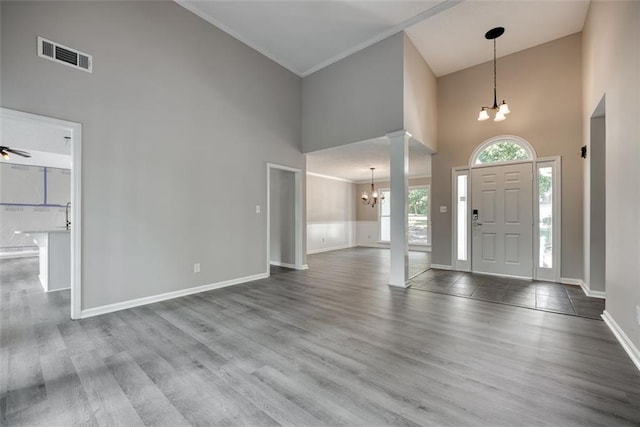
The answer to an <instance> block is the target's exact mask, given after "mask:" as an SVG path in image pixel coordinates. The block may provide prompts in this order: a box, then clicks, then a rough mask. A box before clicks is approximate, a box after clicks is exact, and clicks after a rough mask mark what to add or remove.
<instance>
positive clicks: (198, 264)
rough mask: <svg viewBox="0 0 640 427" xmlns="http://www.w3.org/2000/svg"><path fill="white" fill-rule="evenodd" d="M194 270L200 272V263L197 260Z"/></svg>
mask: <svg viewBox="0 0 640 427" xmlns="http://www.w3.org/2000/svg"><path fill="white" fill-rule="evenodd" d="M193 272H194V273H200V263H199V262H196V263H195V264H193Z"/></svg>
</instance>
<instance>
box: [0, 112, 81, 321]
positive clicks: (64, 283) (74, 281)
mask: <svg viewBox="0 0 640 427" xmlns="http://www.w3.org/2000/svg"><path fill="white" fill-rule="evenodd" d="M0 122H1V126H0V128H1V129H2V134H1V139H2V144H0V145H3V146H9V147H15V148H18V149H21V150H24V151H27V152H28V153H30V154H31V157H25V158H22V159H19V157H18V156H16V158H13V157H11V156H9V157H10V158H9V159H5V161H6V162H7V163H4V164H3V165H4V166H7V165H8V166H7V167H5V168H4V169H6V170H3V175H4V172H6V175H7V177H9V176H11V177H12V178H15V179H14V183H15V184H16V188H17V187H18V186H22V187H23V189H24V191H21V190H16V188H13V189H11V191H8V190H9V189H8V188H5V185H6V183H7V182H8V181H9V180H3V188H2V190H3V191H2V192H3V201H2V204H3V205H4V206H2V208H3V214H4V213H5V212H4V211H5V210H7V209H8V210H11V209H14V210H16V212H13V213H16V214H17V215H14V219H15V224H14V226H13V227H12V228H13V229H11V230H8V231H6V230H4V227H3V233H4V232H5V231H6V232H7V233H10V234H11V236H9V238H11V237H12V236H14V235H16V236H20V238H22V239H23V241H22V242H21V244H20V246H25V245H27V246H28V245H29V244H28V243H25V242H27V239H28V242H31V243H30V244H31V245H32V249H33V250H35V251H37V252H36V253H35V254H37V255H38V257H39V274H40V277H39V280H40V284H41V285H42V287H43V288H44V291H67V289H70V290H69V291H68V292H69V293H70V294H69V300H70V316H71V318H72V319H79V318H80V317H81V308H82V307H81V277H82V276H81V247H80V245H81V230H82V226H81V218H82V216H81V191H80V190H81V182H80V179H81V151H80V148H81V139H82V127H81V125H80V124H79V123H74V122H69V121H65V120H59V119H54V118H51V117H45V116H40V115H36V114H30V113H25V112H21V111H16V110H11V109H8V108H0ZM28 180H30V182H27V181H28ZM5 190H7V191H5ZM14 190H15V191H14ZM10 195H14V196H15V197H14V198H15V202H13V201H9V200H7V201H5V200H4V198H5V197H4V196H7V197H8V196H10ZM3 225H4V224H3ZM5 237H6V236H5Z"/></svg>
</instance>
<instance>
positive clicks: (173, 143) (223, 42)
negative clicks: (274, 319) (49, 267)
mask: <svg viewBox="0 0 640 427" xmlns="http://www.w3.org/2000/svg"><path fill="white" fill-rule="evenodd" d="M1 7H2V12H1V13H2V29H1V31H2V33H1V35H2V45H1V47H2V64H1V67H2V68H1V70H0V71H1V80H0V85H1V87H2V99H1V104H2V106H4V107H8V108H12V109H16V110H21V111H28V112H32V113H36V114H41V115H45V116H52V117H56V118H61V119H66V120H70V121H75V122H80V123H81V124H82V132H83V133H82V138H83V139H82V143H83V147H82V156H83V157H82V162H83V164H82V167H83V170H82V178H83V182H82V185H83V189H82V191H83V193H82V198H83V201H82V203H83V205H82V208H83V213H82V214H83V218H82V221H83V242H82V243H83V247H82V251H83V252H82V256H83V260H82V271H83V277H82V283H83V294H82V307H83V309H87V308H92V307H97V306H101V305H105V304H110V303H116V302H121V301H127V300H131V299H134V298H141V297H146V296H150V295H155V294H161V293H165V292H170V291H177V290H180V289H185V288H190V287H193V286H198V285H205V284H210V283H216V282H220V281H224V280H229V279H234V278H240V277H246V276H250V275H255V274H259V273H265V262H266V257H267V255H266V244H267V242H266V226H267V224H266V209H262V213H261V214H256V213H255V205H258V204H259V205H262V206H264V207H266V194H267V191H266V190H267V189H266V183H265V181H266V180H265V176H266V163H267V162H273V163H277V164H283V165H287V166H291V167H296V168H299V169H303V170H304V168H305V163H304V158H303V155H302V154H301V152H300V143H301V130H300V123H301V117H300V111H301V79H300V78H299V77H297V76H295V75H293V74H292V73H290V72H289V71H287V70H285V69H284V68H282V67H280V66H279V65H277V64H275V63H273V62H272V61H270V60H269V59H267V58H265V57H264V56H262V55H261V54H259V53H258V52H256V51H254V50H252V49H251V48H249V47H247V46H246V45H244V44H242V43H240V42H239V41H237V40H236V39H234V38H232V37H231V36H229V35H227V34H226V33H224V32H222V31H220V30H218V29H216V28H215V27H213V26H212V25H211V24H209V23H208V22H205V21H204V20H202V19H200V18H199V17H197V16H196V15H194V14H192V13H191V12H188V11H187V10H185V9H184V8H182V7H180V6H179V5H177V4H176V3H173V2H112V1H108V2H11V1H9V2H6V1H3V2H2V3H1ZM38 35H40V36H43V37H46V38H49V39H52V40H54V41H58V42H60V43H62V44H65V45H68V46H71V47H74V48H77V49H79V50H81V51H84V52H87V53H90V54H92V55H93V61H94V72H93V74H88V73H85V72H82V71H77V70H74V69H71V68H69V67H65V66H63V65H59V64H56V63H54V62H51V61H47V60H44V59H41V58H38V57H37V56H36V36H38ZM230 183H231V185H230ZM195 262H200V263H201V269H202V271H201V273H199V274H194V273H193V264H194V263H195Z"/></svg>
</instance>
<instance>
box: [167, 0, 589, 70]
mask: <svg viewBox="0 0 640 427" xmlns="http://www.w3.org/2000/svg"><path fill="white" fill-rule="evenodd" d="M176 1H177V2H178V3H179V4H181V5H182V6H184V7H185V8H187V9H189V10H191V11H192V12H194V13H196V14H197V15H199V16H201V17H202V18H204V19H206V20H207V21H209V22H211V23H212V24H214V25H216V26H217V27H219V28H221V29H222V30H224V31H226V32H227V33H229V34H231V35H232V36H234V37H236V38H237V39H239V40H240V41H242V42H244V43H246V44H247V45H249V46H251V47H253V48H254V49H256V50H258V51H259V52H261V53H263V54H264V55H266V56H268V57H269V58H271V59H273V60H274V61H276V62H278V63H279V64H281V65H282V66H284V67H286V68H288V69H289V70H291V71H292V72H294V73H296V74H298V75H300V76H306V75H309V74H311V73H313V72H315V71H317V70H319V69H321V68H323V67H325V66H327V65H329V64H331V63H333V62H336V61H339V60H340V59H342V58H345V57H347V56H349V55H351V54H352V53H354V52H357V51H358V50H361V49H363V48H365V47H367V46H370V45H372V44H373V43H376V42H377V41H379V40H382V39H384V38H385V37H388V36H389V35H391V34H394V33H396V32H399V31H402V30H406V32H407V34H408V35H409V37H410V38H411V40H412V41H413V43H414V44H415V45H416V47H417V48H418V50H419V51H420V53H421V54H422V55H423V57H424V58H425V60H426V61H427V63H428V64H429V66H430V67H431V69H432V70H433V71H434V73H435V74H436V75H437V76H441V75H445V74H448V73H452V72H454V71H458V70H461V69H464V68H467V67H471V66H473V65H477V64H480V63H483V62H486V61H489V60H491V58H492V55H493V51H492V46H491V44H490V42H488V41H487V40H485V39H484V37H483V36H484V33H485V32H486V31H487V30H489V29H490V28H493V27H495V26H503V27H505V28H506V33H505V35H504V36H502V37H501V38H500V40H499V43H498V56H504V55H507V54H510V53H514V52H517V51H520V50H523V49H527V48H529V47H533V46H536V45H539V44H541V43H545V42H548V41H551V40H554V39H556V38H559V37H562V36H566V35H569V34H573V33H576V32H578V31H580V30H582V27H583V25H584V20H585V17H586V14H587V9H588V7H589V1H588V0H557V1H540V0H530V1H527V0H524V1H522V0H517V1H516V0H513V1H499V0H487V1H483V0H467V1H461V0H444V1H443V0H429V1H398V0H396V1H388V0H381V1H305V0H292V1H270V0H258V1H243V0H236V1H192V0H176Z"/></svg>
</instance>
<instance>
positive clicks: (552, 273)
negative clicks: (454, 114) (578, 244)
mask: <svg viewBox="0 0 640 427" xmlns="http://www.w3.org/2000/svg"><path fill="white" fill-rule="evenodd" d="M518 163H532V170H533V180H532V185H533V188H532V190H533V191H532V197H533V200H532V209H533V212H532V218H533V227H532V233H533V235H532V237H533V239H532V240H533V248H532V251H533V271H532V272H531V274H532V278H533V279H534V280H549V281H554V282H560V281H561V271H562V247H561V244H562V239H561V236H562V203H561V201H562V162H561V157H560V156H551V157H539V158H536V159H533V160H526V161H513V162H501V163H490V164H484V165H473V166H458V167H453V168H451V201H452V203H451V268H452V269H453V270H458V271H468V272H471V271H473V251H472V247H473V242H472V238H473V232H472V226H471V210H472V200H471V195H472V194H473V192H472V186H473V180H472V176H471V169H476V168H482V167H494V166H504V165H509V164H518ZM540 167H552V168H553V180H552V188H553V196H552V197H553V202H552V203H553V220H552V230H553V238H552V242H553V263H552V265H553V268H551V269H548V268H541V267H540V257H539V249H540V248H539V244H540V243H539V242H540V239H539V237H538V236H539V235H540V222H539V209H538V206H539V201H538V181H539V173H538V169H539V168H540ZM460 175H466V176H467V177H468V178H467V194H466V195H465V197H466V200H467V230H466V232H467V233H466V234H467V235H466V237H467V239H466V242H467V248H466V249H467V251H466V254H467V259H466V260H458V247H457V242H458V239H457V237H458V230H457V217H458V212H457V207H458V203H457V200H458V192H457V189H458V188H457V187H458V186H457V177H458V176H460Z"/></svg>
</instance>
